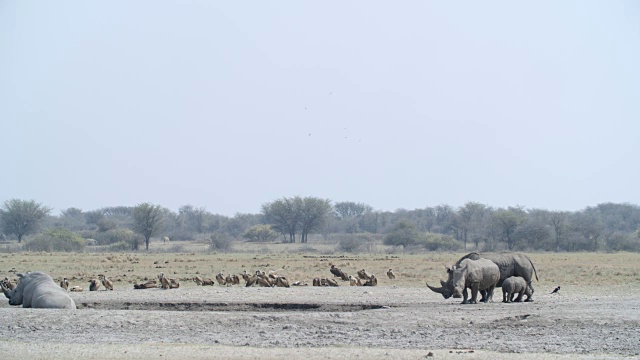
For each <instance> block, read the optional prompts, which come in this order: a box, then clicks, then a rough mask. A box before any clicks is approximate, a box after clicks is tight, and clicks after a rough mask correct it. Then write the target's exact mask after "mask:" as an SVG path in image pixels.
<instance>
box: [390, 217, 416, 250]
mask: <svg viewBox="0 0 640 360" xmlns="http://www.w3.org/2000/svg"><path fill="white" fill-rule="evenodd" d="M419 240H420V234H419V233H418V230H417V229H416V226H415V225H413V224H412V223H409V222H406V221H400V222H399V223H397V224H396V226H394V227H393V229H392V230H391V232H389V234H387V236H385V238H384V244H385V245H393V246H398V245H402V246H408V245H414V244H416V243H418V241H419Z"/></svg>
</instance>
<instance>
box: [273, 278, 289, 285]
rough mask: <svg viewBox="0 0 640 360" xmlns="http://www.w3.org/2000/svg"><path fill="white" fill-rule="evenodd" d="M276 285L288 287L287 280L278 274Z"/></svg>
mask: <svg viewBox="0 0 640 360" xmlns="http://www.w3.org/2000/svg"><path fill="white" fill-rule="evenodd" d="M276 286H277V287H289V280H287V278H286V277H284V276H278V277H277V278H276Z"/></svg>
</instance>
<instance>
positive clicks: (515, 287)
mask: <svg viewBox="0 0 640 360" xmlns="http://www.w3.org/2000/svg"><path fill="white" fill-rule="evenodd" d="M515 294H518V297H517V298H516V299H515V300H513V297H514V296H515ZM523 295H527V296H530V294H529V287H528V286H527V282H526V281H525V279H523V278H522V277H520V276H511V277H509V278H507V279H506V280H505V281H503V282H502V302H504V303H510V302H512V301H515V302H520V301H522V296H523Z"/></svg>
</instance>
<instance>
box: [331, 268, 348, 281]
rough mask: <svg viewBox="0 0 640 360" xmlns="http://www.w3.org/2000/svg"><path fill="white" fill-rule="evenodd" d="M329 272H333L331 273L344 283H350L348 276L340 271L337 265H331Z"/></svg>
mask: <svg viewBox="0 0 640 360" xmlns="http://www.w3.org/2000/svg"><path fill="white" fill-rule="evenodd" d="M329 271H331V273H332V274H333V276H337V277H339V278H340V279H342V280H343V281H348V280H349V277H348V276H347V274H345V273H344V272H343V271H342V270H340V269H338V268H337V267H336V266H335V265H333V264H332V265H331V268H330V269H329Z"/></svg>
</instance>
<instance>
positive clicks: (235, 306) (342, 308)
mask: <svg viewBox="0 0 640 360" xmlns="http://www.w3.org/2000/svg"><path fill="white" fill-rule="evenodd" d="M76 305H77V307H78V309H96V310H166V311H265V312H273V311H321V312H353V311H362V310H375V309H385V308H388V306H384V305H375V304H308V303H210V302H129V301H128V302H112V301H108V302H106V301H105V302H83V303H78V304H76Z"/></svg>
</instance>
